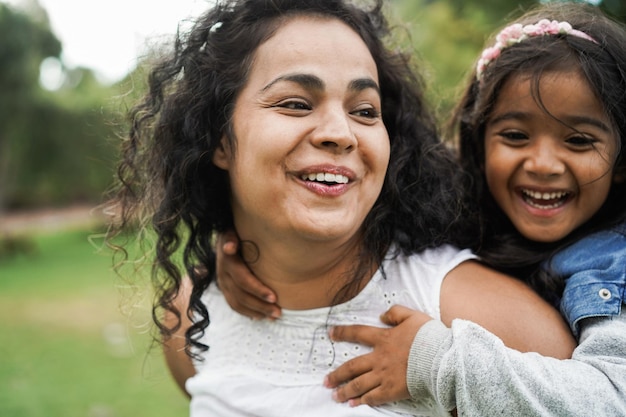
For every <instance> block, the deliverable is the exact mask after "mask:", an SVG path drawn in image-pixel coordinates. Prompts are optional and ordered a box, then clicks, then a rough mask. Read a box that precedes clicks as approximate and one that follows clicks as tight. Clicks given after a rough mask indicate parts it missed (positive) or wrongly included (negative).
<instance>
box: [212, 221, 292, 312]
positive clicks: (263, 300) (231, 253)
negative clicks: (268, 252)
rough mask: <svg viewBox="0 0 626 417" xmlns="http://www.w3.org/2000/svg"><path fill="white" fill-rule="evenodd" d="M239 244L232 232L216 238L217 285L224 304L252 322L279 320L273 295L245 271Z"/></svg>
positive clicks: (221, 234) (248, 271)
mask: <svg viewBox="0 0 626 417" xmlns="http://www.w3.org/2000/svg"><path fill="white" fill-rule="evenodd" d="M238 244H239V240H238V238H237V235H236V234H235V232H233V231H229V232H225V233H220V234H219V235H218V237H217V244H216V248H215V252H216V256H217V260H216V270H217V284H218V286H219V288H220V290H221V291H222V293H224V297H225V298H226V302H228V304H229V305H230V307H231V308H232V309H233V310H235V311H236V312H238V313H239V314H243V315H244V316H248V317H250V318H252V319H264V318H270V319H276V318H278V317H280V307H279V306H278V305H277V304H276V294H274V292H273V291H272V290H271V289H269V288H268V287H266V286H265V285H263V284H262V283H261V281H259V280H258V279H257V278H256V277H255V276H254V275H253V274H252V272H251V271H250V269H248V267H247V266H246V264H245V263H244V262H243V260H242V259H241V257H240V256H239V255H238V253H237V247H238Z"/></svg>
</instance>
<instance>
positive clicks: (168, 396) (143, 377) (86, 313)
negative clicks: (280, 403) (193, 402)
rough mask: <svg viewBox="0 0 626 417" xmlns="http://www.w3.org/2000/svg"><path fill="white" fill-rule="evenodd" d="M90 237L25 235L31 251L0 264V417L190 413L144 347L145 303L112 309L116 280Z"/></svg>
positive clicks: (155, 355) (118, 299)
mask: <svg viewBox="0 0 626 417" xmlns="http://www.w3.org/2000/svg"><path fill="white" fill-rule="evenodd" d="M89 235H90V232H89V231H65V232H57V233H54V234H47V235H40V236H33V237H30V238H29V239H30V241H31V249H33V250H31V251H30V252H29V253H27V254H20V255H18V256H15V257H12V258H3V259H0V341H1V342H0V416H2V417H56V416H59V417H61V416H62V417H131V416H132V417H143V416H151V417H160V416H168V417H171V416H184V415H188V402H187V399H186V398H185V397H184V396H183V394H182V393H181V392H180V390H179V389H178V388H177V387H176V386H175V385H174V383H173V381H172V379H171V378H170V376H169V374H168V371H167V369H166V367H165V365H164V361H163V358H162V356H161V353H160V349H158V347H157V348H154V349H150V343H151V337H150V335H149V334H148V333H149V332H148V330H147V329H148V328H149V325H150V318H149V313H148V309H149V307H148V306H147V304H146V303H139V304H138V306H135V307H134V309H133V311H134V314H133V315H132V316H130V317H127V316H125V315H123V314H121V313H120V311H119V310H120V303H121V304H122V306H125V307H128V306H129V305H130V300H128V299H126V298H124V297H122V293H123V292H122V293H120V289H119V287H120V286H121V285H123V284H124V283H123V281H121V280H120V279H119V278H118V277H117V276H116V275H115V274H114V273H113V272H112V268H111V264H112V261H111V255H110V253H109V252H108V251H98V250H97V248H96V247H94V245H93V244H92V243H90V242H89V239H88V237H89ZM100 243H101V242H100ZM144 289H146V290H147V287H146V288H144Z"/></svg>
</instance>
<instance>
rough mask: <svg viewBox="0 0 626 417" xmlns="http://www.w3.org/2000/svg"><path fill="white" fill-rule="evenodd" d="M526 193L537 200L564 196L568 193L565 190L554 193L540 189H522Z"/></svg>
mask: <svg viewBox="0 0 626 417" xmlns="http://www.w3.org/2000/svg"><path fill="white" fill-rule="evenodd" d="M522 192H523V193H524V195H526V196H528V197H530V198H534V199H535V200H554V199H556V198H563V197H565V196H566V195H567V193H566V192H564V191H557V192H552V193H541V192H539V191H531V190H522Z"/></svg>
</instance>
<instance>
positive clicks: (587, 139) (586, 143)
mask: <svg viewBox="0 0 626 417" xmlns="http://www.w3.org/2000/svg"><path fill="white" fill-rule="evenodd" d="M566 142H567V143H568V144H570V145H573V146H575V147H578V148H587V147H591V145H593V144H594V143H596V142H597V141H596V139H595V138H592V137H591V136H585V135H580V136H573V137H570V138H567V140H566Z"/></svg>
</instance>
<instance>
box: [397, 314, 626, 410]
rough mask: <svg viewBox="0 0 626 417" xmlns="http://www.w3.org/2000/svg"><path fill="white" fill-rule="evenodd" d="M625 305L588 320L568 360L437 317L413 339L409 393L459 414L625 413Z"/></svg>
mask: <svg viewBox="0 0 626 417" xmlns="http://www.w3.org/2000/svg"><path fill="white" fill-rule="evenodd" d="M625 311H626V308H623V309H622V313H621V314H620V315H619V316H614V317H602V318H592V319H586V320H584V321H583V322H582V326H581V330H582V331H581V339H580V344H579V345H578V347H577V348H576V350H575V351H574V354H573V356H572V359H568V360H557V359H554V358H548V357H544V356H541V355H539V354H537V353H520V352H518V351H516V350H513V349H509V348H507V347H505V346H504V344H503V343H502V342H501V341H500V339H498V338H497V337H496V336H494V335H493V334H491V333H489V332H487V331H486V330H485V329H483V328H482V327H480V326H478V325H476V324H474V323H471V322H468V321H464V320H455V321H454V322H453V324H452V328H451V329H448V328H446V327H445V326H444V325H443V324H441V323H440V322H435V321H431V322H429V323H428V324H427V326H424V327H423V328H422V330H424V332H422V330H420V332H419V333H418V334H417V335H416V337H415V340H414V342H413V346H412V349H411V354H410V356H409V367H408V372H407V383H408V384H409V392H410V393H411V396H412V397H413V398H414V399H417V398H420V397H422V398H423V396H430V397H432V398H433V399H434V400H435V401H436V402H437V403H439V404H440V405H441V406H442V407H444V408H446V409H448V410H450V409H452V408H454V407H456V408H457V412H458V415H459V416H492V415H506V416H524V417H529V416H537V417H539V416H542V417H545V416H554V417H556V416H568V417H576V416H581V417H582V416H585V417H586V416H589V415H590V413H591V414H593V415H597V416H625V415H626V312H625Z"/></svg>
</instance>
